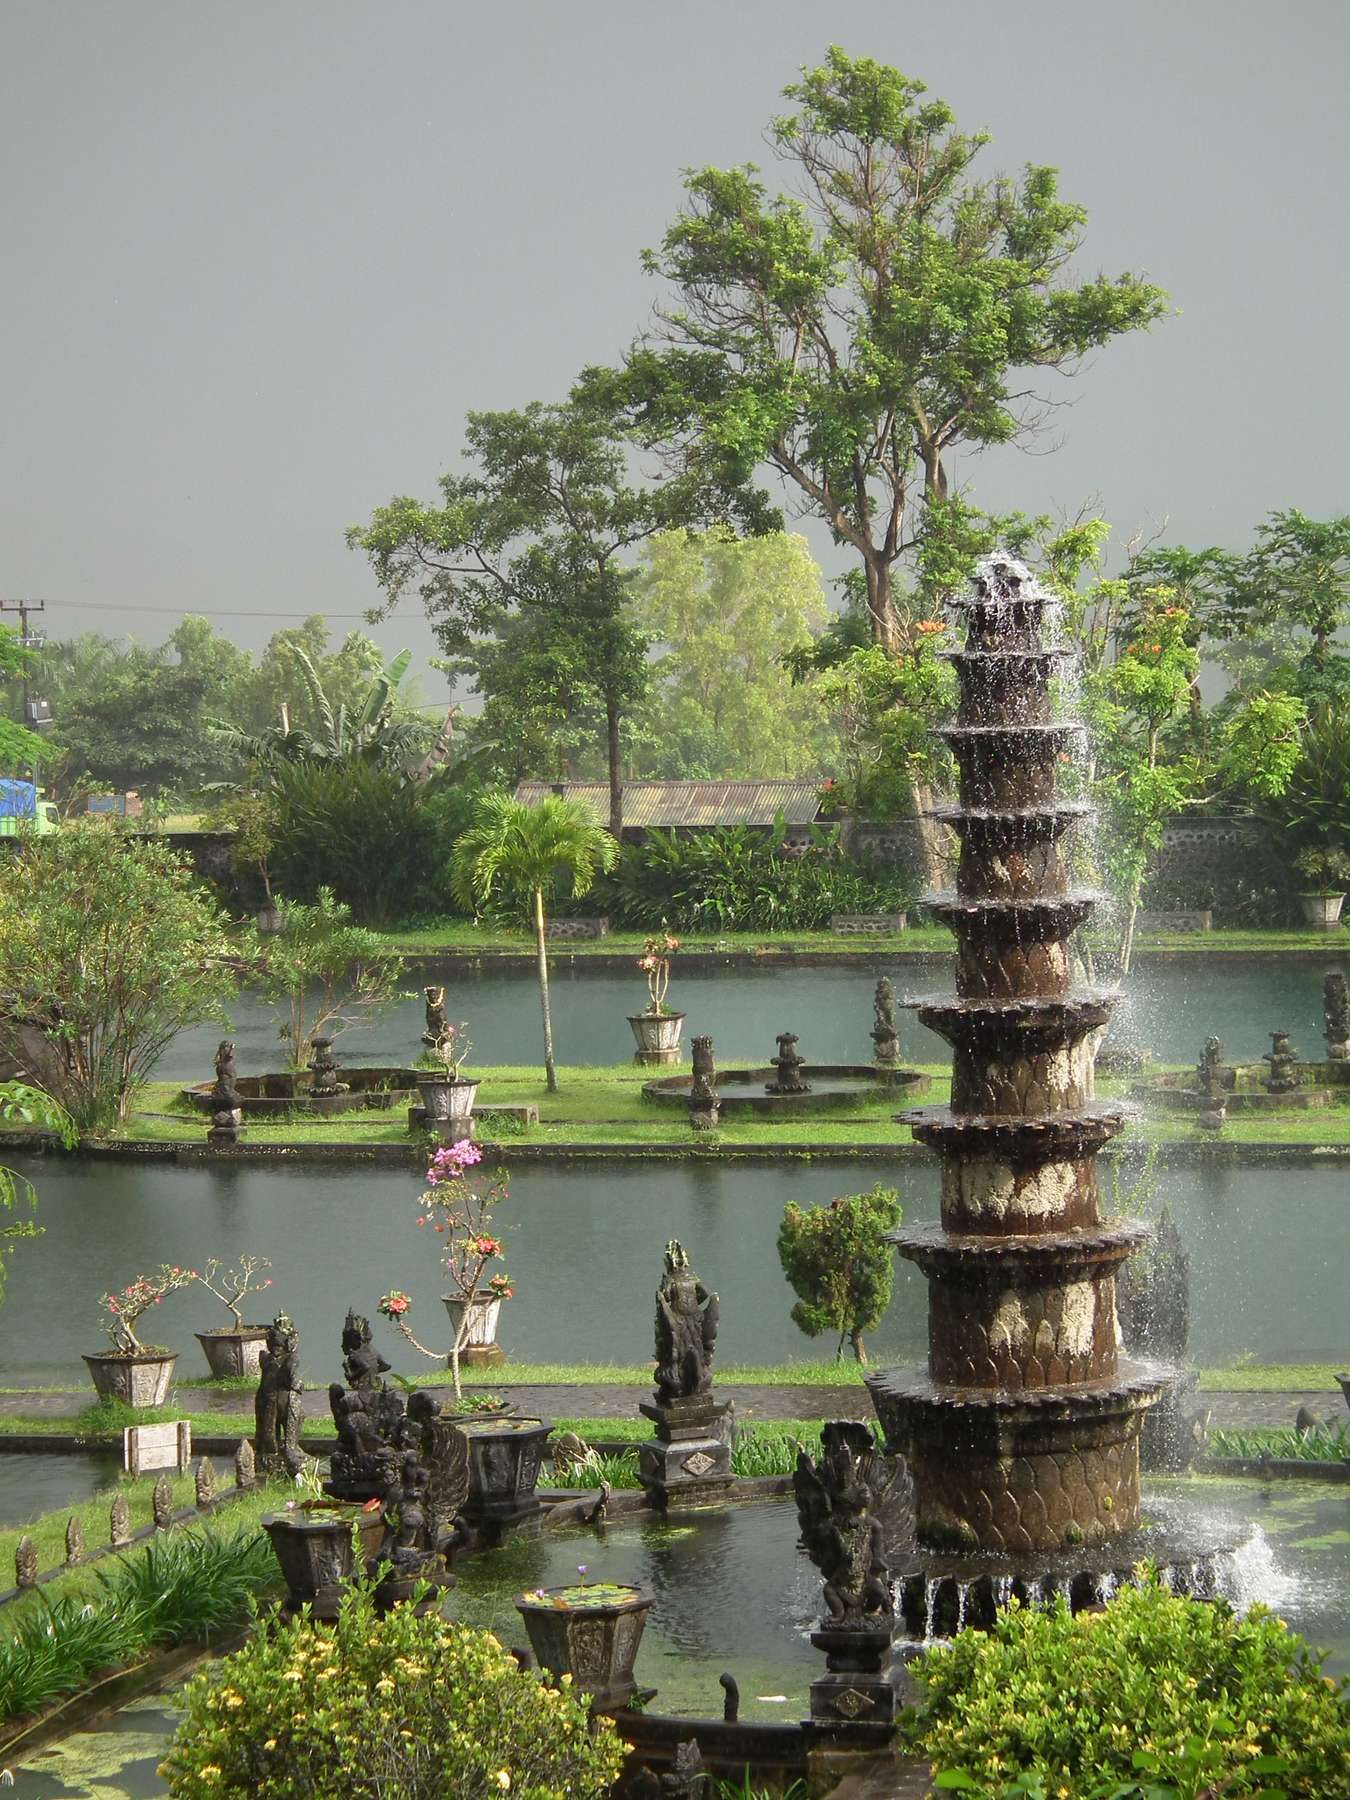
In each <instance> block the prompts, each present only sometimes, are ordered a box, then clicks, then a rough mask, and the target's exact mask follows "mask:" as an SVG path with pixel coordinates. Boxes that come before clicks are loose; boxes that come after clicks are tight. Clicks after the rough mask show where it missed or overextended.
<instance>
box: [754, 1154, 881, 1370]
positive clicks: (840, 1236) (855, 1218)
mask: <svg viewBox="0 0 1350 1800" xmlns="http://www.w3.org/2000/svg"><path fill="white" fill-rule="evenodd" d="M899 1223H900V1198H899V1195H898V1194H897V1193H896V1191H895V1189H894V1188H888V1187H882V1186H881V1184H880V1183H878V1184H877V1185H876V1186H875V1187H873V1188H869V1189H868V1191H867V1192H866V1193H865V1194H844V1195H841V1196H840V1198H839V1199H837V1200H831V1202H830V1203H829V1205H828V1206H811V1207H806V1208H802V1207H800V1206H797V1205H795V1204H792V1203H789V1204H788V1205H787V1206H786V1207H785V1208H784V1210H783V1222H782V1224H781V1225H780V1226H779V1228H778V1260H779V1262H780V1263H781V1264H782V1265H783V1273H784V1275H786V1276H787V1278H788V1281H789V1283H790V1284H791V1286H792V1288H793V1289H794V1291H795V1292H796V1293H797V1295H798V1296H799V1298H798V1300H797V1304H796V1305H795V1306H794V1307H793V1309H792V1322H793V1324H794V1325H796V1326H798V1327H799V1328H800V1329H801V1330H802V1331H804V1332H805V1333H806V1335H807V1336H808V1337H819V1336H821V1334H822V1333H826V1332H833V1333H835V1334H837V1336H838V1339H839V1342H838V1344H837V1346H836V1348H835V1353H834V1354H835V1358H836V1360H842V1358H843V1354H844V1345H845V1344H849V1345H850V1346H851V1347H852V1350H853V1355H854V1357H855V1358H856V1360H857V1361H858V1362H860V1363H865V1362H866V1361H867V1352H866V1350H865V1348H864V1346H863V1333H864V1332H865V1331H872V1330H874V1329H875V1328H876V1326H877V1325H878V1324H879V1323H880V1322H881V1318H882V1315H883V1314H884V1313H885V1311H886V1308H887V1307H888V1306H889V1305H890V1303H891V1284H892V1279H893V1269H894V1261H895V1258H894V1253H893V1251H892V1249H891V1246H890V1245H889V1244H888V1243H887V1242H886V1237H885V1234H886V1233H887V1232H888V1231H894V1230H895V1228H896V1226H897V1225H898V1224H899Z"/></svg>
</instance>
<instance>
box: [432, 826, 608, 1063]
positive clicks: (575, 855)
mask: <svg viewBox="0 0 1350 1800" xmlns="http://www.w3.org/2000/svg"><path fill="white" fill-rule="evenodd" d="M618 854H619V846H618V844H617V843H616V842H615V841H614V839H613V838H612V837H611V836H610V835H609V833H608V832H607V831H606V830H605V829H604V827H603V826H602V825H601V824H600V822H599V820H598V819H597V818H596V817H595V814H594V813H593V812H592V811H591V810H590V808H589V807H588V806H584V805H582V804H581V802H579V801H577V800H561V799H559V798H558V797H557V795H554V794H551V795H549V796H548V797H547V798H546V799H544V800H541V801H540V802H539V804H538V805H537V806H526V805H525V803H524V802H523V801H521V800H513V799H512V798H511V796H510V795H509V794H489V795H487V796H486V797H485V798H484V800H483V802H482V804H481V805H480V806H479V808H478V810H477V812H476V814H475V817H474V823H473V824H472V825H471V826H470V827H469V829H468V830H467V831H466V832H463V833H462V834H461V836H460V839H459V842H458V843H457V844H456V845H455V849H454V855H453V858H452V861H451V886H452V887H453V889H454V892H455V896H456V898H457V899H458V900H459V901H460V902H461V904H463V905H465V906H471V907H474V908H475V909H477V908H478V907H479V906H481V905H482V904H483V902H484V901H485V900H490V899H491V898H492V896H493V894H494V893H496V892H497V891H498V890H499V889H500V890H502V891H503V892H504V893H506V894H507V895H508V896H509V897H511V898H514V899H516V900H519V901H523V900H524V899H525V897H526V895H527V894H528V895H529V896H530V897H531V899H532V901H533V906H534V939H535V947H536V949H537V951H538V955H539V1003H540V1006H541V1007H542V1008H543V1014H544V1079H545V1081H546V1082H547V1084H548V1091H549V1093H550V1094H556V1093H557V1091H558V1075H557V1070H556V1068H555V1067H554V1062H553V1015H552V1013H551V1012H550V1010H549V1000H548V952H547V951H546V949H545V947H544V898H545V896H546V895H547V896H548V898H549V899H550V900H551V899H552V897H553V895H554V893H555V892H556V891H557V888H558V886H559V884H560V883H561V882H563V881H566V882H567V883H568V885H569V886H570V888H571V891H572V892H573V893H574V894H584V893H586V892H588V890H589V889H590V887H591V884H592V882H594V880H595V877H596V874H597V872H598V871H599V870H601V869H612V868H613V866H614V863H615V861H616V859H617V857H618Z"/></svg>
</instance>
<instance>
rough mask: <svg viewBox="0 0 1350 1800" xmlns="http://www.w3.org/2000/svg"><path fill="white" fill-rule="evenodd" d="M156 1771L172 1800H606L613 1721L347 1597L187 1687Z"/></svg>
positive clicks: (504, 1657) (616, 1761)
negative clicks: (325, 1615)
mask: <svg viewBox="0 0 1350 1800" xmlns="http://www.w3.org/2000/svg"><path fill="white" fill-rule="evenodd" d="M183 1701H184V1715H183V1719H182V1722H181V1724H180V1725H179V1727H178V1730H177V1731H176V1733H175V1734H174V1738H173V1741H172V1743H171V1744H170V1746H169V1750H168V1754H167V1755H166V1757H165V1759H164V1762H163V1764H162V1765H161V1768H160V1774H161V1776H162V1778H163V1779H164V1780H166V1781H167V1782H168V1784H169V1793H170V1794H172V1795H175V1796H178V1797H179V1800H216V1797H219V1800H445V1797H446V1796H449V1795H453V1796H455V1800H501V1796H502V1795H503V1794H510V1795H512V1796H514V1800H564V1797H565V1800H600V1797H601V1796H602V1795H604V1794H606V1793H607V1792H608V1791H609V1788H610V1786H611V1785H612V1783H613V1782H614V1780H615V1778H616V1777H617V1775H618V1772H619V1768H620V1765H621V1764H622V1762H623V1756H624V1746H623V1742H622V1740H621V1739H620V1738H619V1737H618V1735H617V1734H616V1732H615V1730H614V1727H613V1726H612V1725H611V1724H610V1723H609V1721H608V1720H600V1721H597V1722H595V1723H592V1721H591V1718H590V1714H589V1709H588V1707H587V1705H586V1703H585V1701H584V1700H583V1699H580V1698H578V1697H576V1696H575V1695H573V1693H572V1692H571V1690H570V1687H563V1688H560V1689H559V1688H550V1687H546V1686H545V1685H544V1683H543V1681H542V1680H541V1679H540V1677H539V1676H538V1675H536V1674H522V1673H521V1671H520V1670H519V1669H518V1668H517V1667H516V1664H515V1662H514V1661H513V1660H512V1658H511V1657H510V1655H508V1653H507V1652H506V1651H505V1650H504V1649H503V1648H502V1646H501V1645H500V1643H498V1641H497V1639H496V1638H495V1637H493V1636H492V1635H491V1634H490V1633H488V1632H484V1631H473V1630H470V1629H469V1628H468V1627H467V1626H465V1625H460V1624H457V1623H454V1622H453V1621H450V1620H446V1619H442V1618H441V1617H440V1616H439V1615H438V1614H436V1613H429V1614H427V1615H426V1616H425V1617H423V1618H418V1617H416V1616H415V1614H414V1612H413V1609H412V1607H411V1606H406V1605H405V1606H398V1607H395V1608H394V1609H393V1610H392V1611H391V1612H390V1613H388V1614H387V1615H386V1616H385V1617H383V1618H381V1617H380V1616H379V1615H378V1614H377V1613H376V1611H375V1608H374V1605H373V1604H372V1600H371V1595H370V1592H369V1590H368V1589H366V1588H364V1587H357V1588H354V1589H353V1591H352V1592H351V1594H350V1595H349V1596H348V1598H347V1599H346V1600H344V1602H343V1606H342V1611H341V1614H340V1616H339V1618H338V1619H337V1621H336V1623H335V1624H333V1625H316V1624H314V1623H313V1622H312V1621H311V1620H310V1619H309V1618H308V1617H301V1618H297V1619H293V1620H292V1621H291V1622H290V1623H289V1624H285V1625H282V1624H279V1623H277V1622H275V1621H274V1620H265V1621H262V1622H261V1623H260V1624H259V1626H258V1628H257V1630H256V1631H255V1633H254V1635H253V1636H252V1638H251V1639H250V1640H249V1642H248V1643H247V1644H246V1645H245V1646H244V1648H243V1649H241V1650H238V1651H236V1652H235V1653H234V1654H233V1655H231V1656H227V1657H225V1658H223V1659H222V1660H221V1661H220V1662H219V1663H217V1664H216V1665H215V1666H214V1667H213V1668H210V1669H207V1670H205V1671H203V1672H202V1673H201V1674H198V1675H196V1676H194V1677H193V1679H192V1680H191V1681H190V1682H189V1683H188V1684H187V1687H186V1688H185V1690H184V1693H183Z"/></svg>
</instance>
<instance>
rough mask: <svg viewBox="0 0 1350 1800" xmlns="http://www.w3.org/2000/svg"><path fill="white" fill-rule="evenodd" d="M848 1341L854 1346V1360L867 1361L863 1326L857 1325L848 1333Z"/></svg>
mask: <svg viewBox="0 0 1350 1800" xmlns="http://www.w3.org/2000/svg"><path fill="white" fill-rule="evenodd" d="M848 1341H849V1343H850V1344H852V1346H853V1360H854V1361H855V1362H860V1363H866V1361H867V1351H866V1349H865V1347H864V1345H863V1335H862V1326H861V1325H855V1326H854V1327H853V1328H852V1330H851V1331H850V1332H849V1334H848Z"/></svg>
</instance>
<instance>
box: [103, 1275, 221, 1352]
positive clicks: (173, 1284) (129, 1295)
mask: <svg viewBox="0 0 1350 1800" xmlns="http://www.w3.org/2000/svg"><path fill="white" fill-rule="evenodd" d="M196 1279H197V1271H196V1270H195V1269H180V1268H179V1266H178V1264H177V1263H163V1264H161V1266H160V1267H159V1269H158V1270H157V1271H156V1272H155V1273H154V1274H153V1275H138V1276H137V1277H136V1279H135V1280H134V1281H133V1282H131V1284H130V1285H129V1286H127V1287H124V1288H123V1289H122V1290H121V1292H120V1293H115V1294H104V1296H103V1297H102V1299H101V1300H100V1301H99V1305H100V1306H101V1307H102V1308H103V1310H104V1311H105V1312H106V1313H107V1315H108V1317H107V1319H105V1321H104V1324H103V1329H104V1330H105V1331H106V1332H107V1334H108V1336H109V1337H110V1338H111V1339H112V1341H113V1350H114V1351H115V1352H116V1354H117V1355H119V1356H145V1355H147V1354H153V1353H154V1350H155V1348H156V1346H155V1345H153V1344H143V1343H142V1342H141V1340H140V1338H139V1337H138V1336H137V1335H136V1322H137V1320H138V1319H139V1318H140V1317H141V1316H142V1314H144V1313H147V1312H149V1310H150V1308H151V1307H152V1306H158V1305H159V1304H160V1302H161V1301H162V1300H165V1299H167V1298H168V1296H169V1295H170V1294H176V1293H177V1292H178V1290H179V1289H180V1288H185V1287H187V1286H188V1285H189V1284H190V1283H192V1282H194V1281H195V1280H196Z"/></svg>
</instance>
